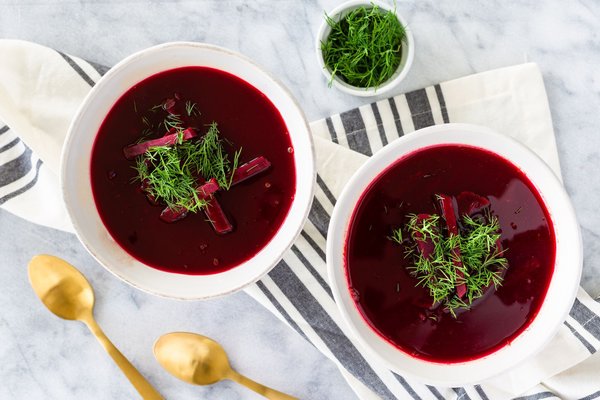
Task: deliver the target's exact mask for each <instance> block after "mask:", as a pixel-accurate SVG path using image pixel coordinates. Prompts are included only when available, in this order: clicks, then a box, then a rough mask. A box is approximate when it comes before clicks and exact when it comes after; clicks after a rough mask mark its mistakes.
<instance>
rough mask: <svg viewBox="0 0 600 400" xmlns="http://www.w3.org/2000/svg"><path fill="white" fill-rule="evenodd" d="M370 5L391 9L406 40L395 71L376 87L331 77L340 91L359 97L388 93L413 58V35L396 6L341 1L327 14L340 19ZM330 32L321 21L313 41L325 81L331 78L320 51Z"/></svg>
mask: <svg viewBox="0 0 600 400" xmlns="http://www.w3.org/2000/svg"><path fill="white" fill-rule="evenodd" d="M372 5H376V6H377V7H379V8H380V9H381V10H384V11H392V12H393V13H395V14H396V18H398V21H400V23H401V24H402V26H404V27H405V28H406V40H405V42H404V44H403V46H402V56H401V59H400V64H399V65H398V68H397V69H396V72H394V74H393V75H392V76H391V77H390V78H389V79H388V80H387V81H385V82H384V83H382V84H381V85H380V86H378V87H377V88H374V87H368V88H361V87H357V86H352V85H350V84H348V83H346V82H344V81H343V80H342V79H341V78H339V77H338V76H334V77H333V82H332V84H333V86H334V87H336V88H337V89H339V90H341V91H342V92H345V93H348V94H351V95H354V96H359V97H371V96H378V95H382V94H386V93H389V92H390V91H391V90H392V89H394V88H395V87H396V86H398V84H399V83H400V82H402V80H404V78H405V77H406V75H407V74H408V71H409V70H410V67H411V65H412V63H413V59H414V58H415V41H414V39H413V35H412V33H411V31H410V28H409V27H408V25H407V23H406V21H405V20H404V18H402V16H400V14H398V12H397V10H396V8H395V7H393V6H389V5H387V4H385V3H382V2H381V1H377V0H373V1H370V0H351V1H348V2H346V3H343V4H341V5H339V6H338V7H336V8H334V9H333V10H331V11H330V12H328V13H327V15H329V16H330V17H331V18H333V20H334V21H339V20H340V19H342V18H343V17H344V16H346V14H348V13H349V12H351V11H352V10H355V9H357V8H359V7H363V6H366V7H370V6H372ZM330 32H331V27H330V26H329V25H328V24H327V21H325V20H324V21H323V23H322V24H321V27H320V28H319V32H318V34H317V41H316V43H315V49H316V52H317V61H318V62H319V66H320V67H321V71H323V75H325V77H326V78H327V81H329V80H331V71H330V70H329V69H328V68H327V66H325V60H324V58H323V52H322V51H321V43H322V42H325V40H327V37H328V36H329V33H330Z"/></svg>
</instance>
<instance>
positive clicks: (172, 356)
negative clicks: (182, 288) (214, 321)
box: [154, 332, 297, 400]
mask: <svg viewBox="0 0 600 400" xmlns="http://www.w3.org/2000/svg"><path fill="white" fill-rule="evenodd" d="M154 357H156V359H157V360H158V362H159V363H160V365H162V366H163V368H164V369H166V370H167V371H169V373H170V374H171V375H173V376H175V377H176V378H179V379H181V380H182V381H185V382H187V383H191V384H193V385H210V384H213V383H216V382H218V381H220V380H223V379H230V380H232V381H235V382H237V383H239V384H242V385H244V386H246V387H247V388H248V389H251V390H254V391H255V392H256V393H258V394H261V395H263V396H265V397H266V398H268V399H271V400H297V399H296V398H295V397H292V396H290V395H287V394H285V393H281V392H279V391H277V390H275V389H271V388H269V387H266V386H264V385H261V384H260V383H258V382H254V381H253V380H251V379H249V378H246V377H245V376H243V375H241V374H239V373H238V372H236V371H234V370H233V369H232V368H231V366H230V365H229V361H228V359H227V354H226V353H225V350H223V348H222V347H221V345H220V344H219V343H217V342H215V341H214V340H212V339H211V338H207V337H206V336H202V335H198V334H195V333H187V332H173V333H168V334H166V335H163V336H161V337H160V338H158V340H157V341H156V343H154Z"/></svg>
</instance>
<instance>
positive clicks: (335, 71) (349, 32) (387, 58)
mask: <svg viewBox="0 0 600 400" xmlns="http://www.w3.org/2000/svg"><path fill="white" fill-rule="evenodd" d="M325 20H326V21H327V24H328V25H329V26H330V27H331V33H330V34H329V36H328V37H327V39H326V40H325V41H322V42H321V51H322V52H323V59H324V60H325V66H326V67H327V68H328V69H329V71H330V72H331V80H330V81H329V85H330V86H331V85H332V83H333V79H334V77H335V76H339V77H340V78H341V79H342V80H343V81H345V82H347V83H348V84H350V85H353V86H357V87H374V88H377V87H379V86H380V85H381V84H382V83H384V82H385V81H387V80H388V79H389V78H390V77H391V76H392V75H393V74H394V72H395V71H396V69H397V68H398V66H399V65H400V61H401V56H402V46H403V45H404V44H405V41H406V30H405V28H404V27H403V26H402V24H401V23H400V22H399V21H398V18H397V17H396V14H395V11H385V10H381V9H380V8H379V7H377V6H376V5H375V4H371V6H367V7H364V6H363V7H359V8H357V9H355V10H352V11H350V12H349V13H348V14H346V15H345V16H344V17H343V18H341V19H340V20H339V21H336V20H334V19H333V18H332V17H331V16H328V15H325Z"/></svg>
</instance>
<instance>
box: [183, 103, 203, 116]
mask: <svg viewBox="0 0 600 400" xmlns="http://www.w3.org/2000/svg"><path fill="white" fill-rule="evenodd" d="M185 112H186V113H187V116H188V117H196V116H198V115H200V111H198V105H197V104H196V103H192V102H191V101H189V100H188V101H186V102H185Z"/></svg>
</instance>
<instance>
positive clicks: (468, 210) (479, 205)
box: [456, 192, 490, 216]
mask: <svg viewBox="0 0 600 400" xmlns="http://www.w3.org/2000/svg"><path fill="white" fill-rule="evenodd" d="M456 204H457V205H458V214H459V215H460V216H463V215H468V216H472V215H473V214H474V213H476V212H479V211H481V210H482V209H484V208H485V207H487V206H489V205H490V201H489V200H488V199H486V198H485V197H482V196H480V195H478V194H475V193H473V192H462V193H460V194H459V195H458V196H456Z"/></svg>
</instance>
